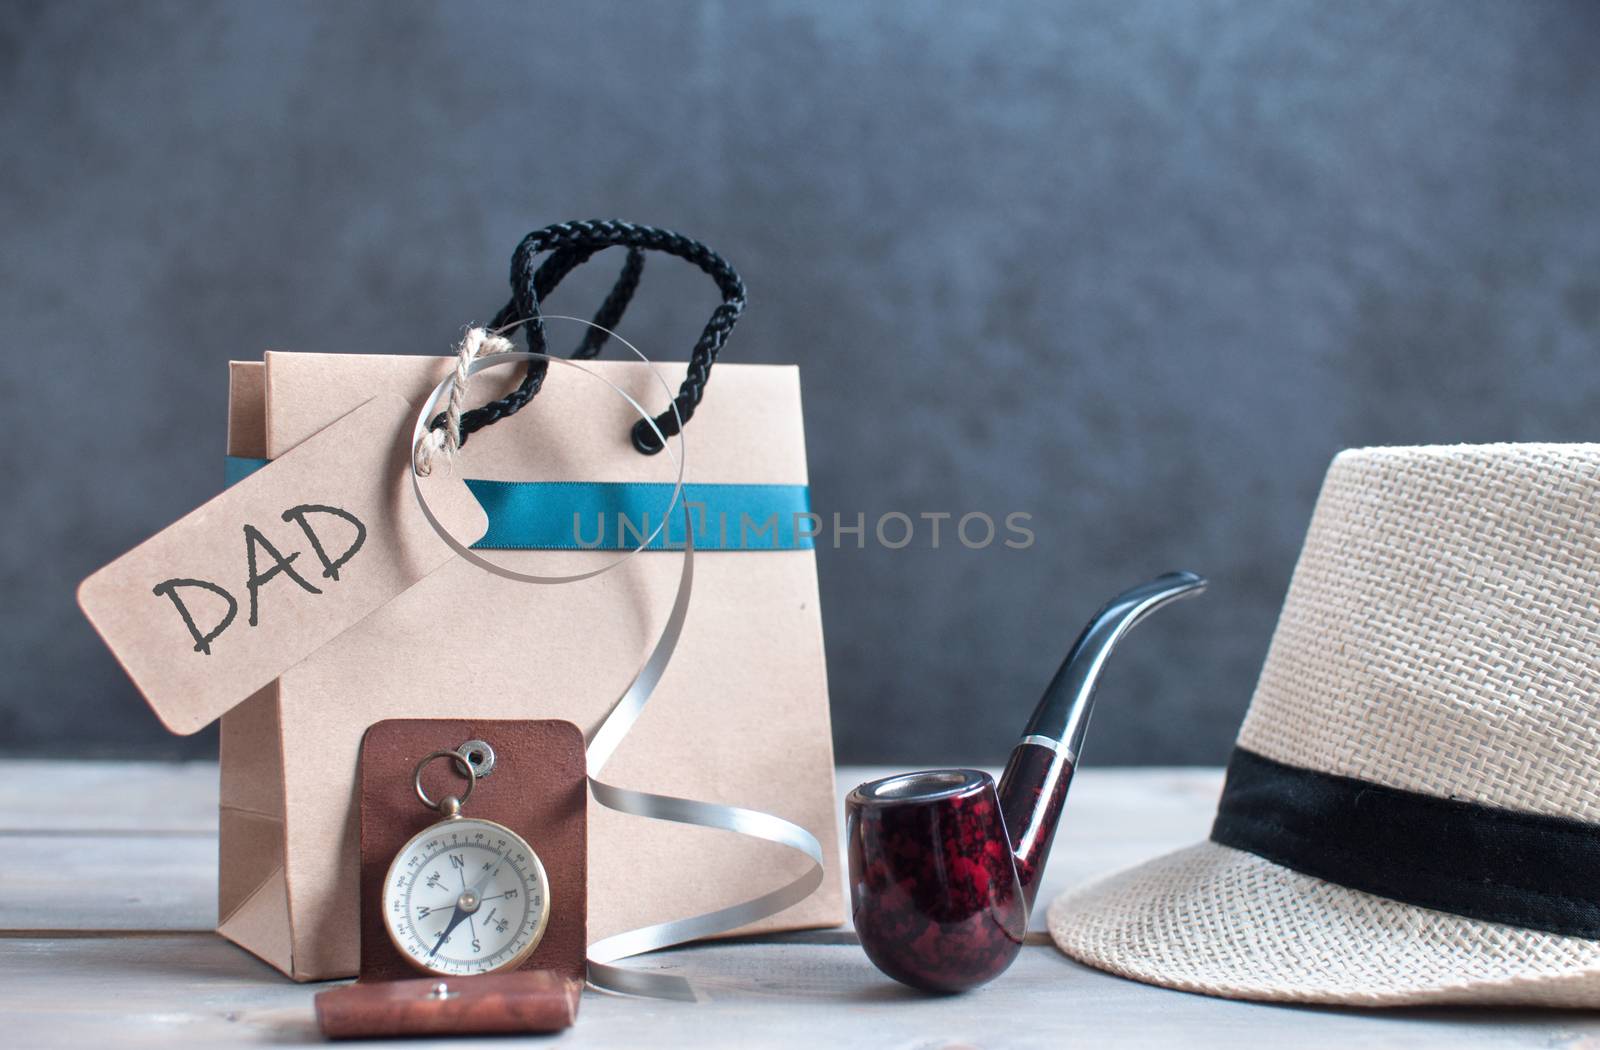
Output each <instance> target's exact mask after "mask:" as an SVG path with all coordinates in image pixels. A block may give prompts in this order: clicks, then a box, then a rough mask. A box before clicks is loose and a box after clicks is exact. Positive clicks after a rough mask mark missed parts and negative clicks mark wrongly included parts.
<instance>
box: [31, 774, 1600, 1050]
mask: <svg viewBox="0 0 1600 1050" xmlns="http://www.w3.org/2000/svg"><path fill="white" fill-rule="evenodd" d="M0 767H3V768H0V836H3V837H4V840H5V841H4V843H3V845H0V1047H6V1048H18V1050H27V1048H33V1047H49V1046H91V1047H92V1046H100V1047H117V1046H152V1047H175V1046H228V1045H235V1044H237V1045H273V1046H297V1045H301V1044H316V1043H319V1042H320V1038H319V1036H318V1033H317V1030H316V1026H315V1024H314V1022H313V1019H312V1012H311V997H312V996H313V995H314V994H315V993H316V992H317V990H318V989H319V988H320V987H324V986H318V985H297V984H294V983H293V982H291V981H289V980H287V979H285V978H283V977H282V976H280V975H279V974H278V973H277V972H276V971H274V970H272V969H270V968H269V967H267V966H265V965H264V964H262V963H260V962H257V961H256V960H255V959H254V958H252V957H251V956H249V955H247V954H246V953H245V952H243V951H241V950H239V949H238V948H235V947H234V946H232V945H231V944H228V943H227V942H225V941H223V940H222V939H221V938H219V937H217V936H216V935H215V934H213V933H212V932H211V927H212V925H213V921H214V919H215V907H216V889H215V880H216V852H217V837H216V808H217V807H216V801H217V775H216V767H215V766H212V765H209V764H194V765H158V764H139V763H76V764H65V765H64V764H59V763H43V762H23V761H10V762H0ZM881 772H883V771H879V770H869V769H860V768H856V769H841V770H840V771H839V784H840V795H841V798H842V796H843V793H844V791H846V790H848V789H849V788H850V787H852V786H853V785H854V784H856V783H857V782H859V781H861V780H864V779H867V778H868V777H870V776H873V775H877V774H879V773H881ZM1220 784H1221V774H1220V773H1219V772H1218V771H1215V770H1108V771H1098V770H1089V771H1087V772H1085V773H1083V774H1082V775H1081V776H1080V777H1079V779H1078V781H1077V782H1076V783H1075V784H1074V786H1073V789H1072V798H1071V800H1070V801H1069V803H1068V807H1067V822H1066V824H1065V825H1064V827H1063V830H1062V832H1061V835H1060V837H1059V839H1058V840H1057V843H1056V848H1055V855H1054V857H1053V859H1052V863H1051V867H1050V870H1049V873H1048V877H1047V879H1046V882H1047V885H1046V886H1045V887H1044V889H1043V890H1042V891H1041V894H1040V901H1041V907H1040V909H1039V911H1040V914H1039V915H1037V916H1036V917H1035V920H1034V925H1035V929H1036V930H1039V929H1041V926H1040V923H1041V922H1042V918H1043V915H1042V913H1043V910H1044V908H1043V905H1044V904H1045V903H1047V902H1048V901H1049V900H1050V898H1051V896H1052V894H1053V893H1054V891H1055V890H1057V889H1059V888H1061V887H1062V886H1065V885H1067V884H1070V883H1073V882H1076V881H1079V880H1082V879H1084V878H1087V877H1090V876H1093V875H1096V874H1099V873H1102V872H1108V871H1111V870H1113V869H1115V868H1118V867H1121V866H1123V865H1126V864H1131V863H1134V862H1136V861H1139V860H1143V859H1145V858H1147V857H1151V856H1155V855H1156V854H1158V853H1161V852H1164V851H1166V850H1169V849H1172V848H1175V847H1177V846H1181V845H1184V844H1186V843H1189V842H1192V841H1194V840H1196V839H1199V838H1203V837H1204V836H1205V834H1206V831H1207V829H1208V827H1209V824H1210V820H1211V810H1212V806H1213V804H1214V802H1215V800H1216V794H1217V791H1218V788H1219V787H1220ZM650 961H651V963H652V965H659V966H663V967H666V968H668V969H670V970H672V971H673V972H677V973H682V974H684V975H686V976H688V977H689V978H691V979H692V980H693V981H694V982H695V983H696V985H697V986H698V987H699V988H700V989H701V990H702V992H704V993H706V994H707V995H708V998H709V1001H707V1002H702V1003H698V1004H689V1003H675V1002H654V1001H647V1000H635V999H626V998H621V997H614V996H607V995H600V994H596V993H593V992H591V993H588V994H586V995H585V998H584V1002H583V1007H582V1010H581V1012H580V1015H579V1018H578V1025H577V1027H576V1028H574V1029H572V1030H571V1031H569V1032H567V1033H564V1034H562V1035H560V1036H556V1037H539V1038H541V1041H543V1042H546V1043H556V1042H559V1043H560V1044H561V1045H563V1046H572V1047H589V1046H604V1047H633V1046H650V1047H705V1046H709V1045H719V1044H726V1045H729V1046H738V1047H751V1046H776V1047H789V1046H794V1047H816V1046H827V1047H853V1046H864V1047H868V1046H870V1047H903V1048H934V1047H952V1048H953V1047H980V1046H981V1047H1012V1046H1014V1047H1049V1048H1052V1050H1061V1048H1064V1047H1068V1046H1092V1047H1122V1046H1163V1047H1164V1046H1183V1047H1212V1046H1216V1047H1227V1048H1229V1050H1238V1048H1239V1047H1240V1046H1241V1045H1254V1046H1260V1047H1264V1048H1265V1047H1277V1046H1287V1045H1292V1046H1329V1047H1338V1048H1340V1050H1351V1048H1356V1047H1366V1046H1400V1047H1424V1046H1439V1047H1452V1048H1460V1047H1473V1046H1494V1047H1505V1046H1539V1047H1572V1048H1578V1047H1588V1048H1600V1015H1597V1014H1590V1013H1577V1012H1553V1011H1524V1012H1507V1011H1486V1010H1393V1011H1359V1010H1334V1009H1320V1008H1303V1007H1287V1006H1268V1005H1258V1004H1251V1003H1238V1002H1229V1001H1226V1000H1220V999H1209V998H1206V997H1203V996H1197V995H1188V994H1184V993H1179V992H1170V991H1165V990H1162V989H1157V988H1149V987H1146V986H1144V985H1140V984H1136V983H1133V982H1130V981H1125V980H1121V979H1119V978H1115V977H1111V976H1108V975H1106V974H1102V973H1098V972H1096V971H1094V970H1090V969H1087V968H1085V967H1083V966H1079V965H1078V964H1076V963H1074V962H1072V961H1070V960H1068V959H1067V958H1066V957H1065V956H1063V955H1061V954H1060V953H1059V952H1058V951H1056V949H1055V948H1054V947H1053V946H1052V945H1051V943H1050V941H1049V938H1048V937H1047V936H1045V935H1044V934H1043V933H1042V932H1036V933H1034V934H1032V935H1031V936H1030V939H1029V944H1028V946H1027V947H1025V948H1024V949H1023V952H1022V956H1021V958H1020V959H1019V960H1018V962H1017V963H1016V965H1015V966H1013V967H1012V968H1011V970H1009V971H1008V972H1007V973H1006V974H1005V975H1004V976H1002V977H1001V978H1000V979H999V980H997V981H996V982H994V983H993V984H991V985H989V986H987V987H985V988H982V989H980V990H978V991H976V992H972V993H969V994H967V995H963V996H955V997H949V998H930V997H926V996H922V995H919V994H917V993H915V992H912V991H911V990H909V989H906V988H902V987H900V986H899V985H897V984H895V983H893V982H892V981H890V980H888V979H887V978H885V977H883V976H881V975H880V974H879V973H878V972H877V971H876V970H875V969H873V968H872V965H871V964H870V963H869V962H867V959H866V957H865V956H864V955H863V954H862V953H861V950H860V948H859V947H857V946H856V943H855V938H854V934H853V933H851V932H850V931H849V930H848V929H841V930H831V931H814V932H809V933H801V934H793V935H787V936H775V937H767V938H761V939H759V940H754V941H741V942H736V943H719V944H710V945H703V946H697V947H692V948H686V949H681V950H677V951H672V952H665V953H661V954H658V955H655V956H651V957H650ZM393 1045H396V1046H406V1047H417V1046H419V1045H422V1044H419V1043H417V1042H414V1041H413V1042H406V1043H398V1044H393ZM427 1045H436V1044H427ZM458 1045H461V1046H469V1045H470V1046H484V1045H493V1044H485V1043H483V1042H481V1041H467V1040H461V1041H460V1042H459V1044H458Z"/></svg>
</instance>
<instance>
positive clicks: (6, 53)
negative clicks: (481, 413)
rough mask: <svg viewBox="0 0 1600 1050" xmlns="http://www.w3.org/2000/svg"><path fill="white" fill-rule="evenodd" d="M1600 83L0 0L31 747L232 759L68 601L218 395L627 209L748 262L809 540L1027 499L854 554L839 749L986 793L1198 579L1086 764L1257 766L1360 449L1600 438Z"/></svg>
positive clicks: (164, 483)
mask: <svg viewBox="0 0 1600 1050" xmlns="http://www.w3.org/2000/svg"><path fill="white" fill-rule="evenodd" d="M1597 54H1600V5H1596V4H1592V3H1583V2H1572V3H1560V2H1536V0H1530V2H1518V3H1513V2H1504V3H1486V2H1466V0H1438V2H1418V3H1408V4H1398V3H1349V4H1326V3H1316V2H1309V0H1295V2H1277V3H1265V2H1262V3H1243V2H1222V0H1194V2H1180V0H1137V2H1133V0H1114V2H1105V3H1078V4H1056V3H1046V2H1042V0H1035V2H1021V0H1017V2H1004V3H995V2H986V3H960V4H957V3H950V4H931V3H930V4H896V5H888V4H847V3H832V4H802V3H779V2H733V0H727V2H715V0H702V2H696V3H656V4H559V5H547V4H539V5H527V4H486V3H461V4H417V3H354V2H345V3H339V4H287V3H280V4H270V5H269V4H248V5H247V4H196V3H190V4H149V3H145V4H138V5H127V4H84V3H31V4H19V3H15V2H13V3H8V4H6V5H5V7H4V9H3V11H0V130H3V138H4V143H5V160H4V164H3V165H0V187H3V197H0V325H3V329H0V330H3V331H4V333H5V337H6V347H5V353H4V355H3V357H0V378H3V382H4V393H5V401H6V404H7V405H8V407H9V417H8V420H7V425H6V428H5V431H6V436H5V439H4V440H3V441H0V462H3V463H4V469H5V479H6V486H7V492H8V500H7V508H6V510H7V512H6V514H5V515H4V519H3V520H4V525H3V528H4V586H5V595H6V600H5V603H4V612H3V613H0V617H3V619H0V628H3V630H0V638H3V643H0V644H3V645H4V656H5V665H6V673H5V685H4V687H3V688H4V693H3V697H0V749H3V750H6V751H11V752H30V751H36V750H43V751H46V752H51V753H54V752H62V753H68V754H81V753H91V754H112V753H115V754H123V755H178V754H199V753H204V752H205V751H206V749H208V748H209V747H212V746H214V745H213V743H212V741H211V739H210V738H209V737H207V736H202V737H200V738H198V739H194V740H177V739H174V738H170V737H168V736H167V735H165V733H164V732H163V731H162V730H161V729H160V727H159V726H158V725H157V723H156V722H155V720H154V718H153V717H152V716H151V715H150V714H149V713H148V712H147V711H146V709H145V708H144V706H143V705H142V703H141V702H140V701H139V700H138V699H137V697H136V696H135V694H134V692H133V690H132V689H131V687H130V686H129V685H128V684H127V683H126V681H125V680H124V679H123V677H122V675H121V673H120V672H119V671H118V669H117V668H116V666H115V665H114V664H113V662H112V660H111V659H110V657H109V656H108V655H107V654H106V653H105V652H104V650H103V649H102V648H101V647H100V645H99V643H98V642H97V640H96V639H95V638H94V636H93V634H92V632H91V631H90V629H89V628H88V626H87V625H86V623H84V621H83V620H82V619H81V618H80V617H79V615H78V614H77V612H76V609H75V607H74V604H73V589H74V587H75V586H76V584H77V582H78V581H79V580H80V579H81V578H82V577H83V576H84V575H86V574H87V573H88V572H89V571H91V570H93V569H94V568H96V567H98V566H99V565H101V564H103V563H104V562H106V561H108V560H109V559H111V558H112V557H114V556H115V555H117V554H119V553H121V552H122V551H123V550H125V549H126V548H128V547H130V546H131V545H133V544H134V543H135V542H137V541H138V540H140V539H142V538H143V537H145V536H146V535H148V534H150V533H151V532H153V531H155V530H157V529H159V528H160V527H161V526H163V525H165V524H166V523H168V522H169V521H171V520H172V519H174V518H176V517H177V516H179V515H180V514H182V513H183V512H185V511H187V510H189V509H190V508H191V507H193V506H195V505H196V504H198V503H199V502H201V501H202V500H203V499H205V498H206V497H208V496H209V495H211V494H212V493H213V492H214V491H215V490H216V488H217V486H218V478H219V470H220V464H219V457H220V453H221V443H222V432H223V422H224V410H225V404H224V366H223V362H224V361H226V360H227V359H228V358H229V357H230V356H253V355H256V354H257V353H258V352H259V351H260V350H262V349H263V348H267V347H280V348H295V349H306V350H338V349H344V348H351V347H361V348H366V349H376V350H382V351H396V352H439V351H440V350H441V348H443V347H445V346H446V345H447V344H448V343H449V341H450V340H451V338H452V337H453V336H454V334H455V333H456V332H457V329H458V326H459V325H460V324H461V323H462V322H463V321H464V320H467V319H470V318H483V317H486V316H487V315H488V314H489V313H490V312H491V311H492V310H493V309H494V308H495V307H496V306H498V305H499V304H500V302H501V301H502V300H503V299H504V295H505V293H504V271H505V263H506V259H507V257H508V255H509V252H510V249H511V247H512V245H513V244H514V243H515V242H516V240H517V238H518V237H519V236H520V235H521V234H522V233H523V232H525V231H526V230H528V229H531V228H533V227H535V226H539V225H543V224H545V223H547V222H552V221H556V220H559V219H565V218H580V217H590V216H619V217H626V218H632V219H636V220H638V221H646V222H652V223H657V224H661V225H669V226H673V227H677V228H681V229H683V230H685V231H688V232H691V233H694V234H695V235H698V236H700V237H702V238H704V239H706V240H707V241H709V242H710V243H712V244H714V245H716V246H718V247H719V248H721V249H722V250H723V251H725V252H726V253H727V254H728V255H729V256H730V257H731V258H732V259H733V260H734V261H735V263H736V264H737V265H738V266H739V268H740V269H741V270H742V272H743V273H744V275H745V277H746V279H747V280H748V282H749V284H750V286H751V288H752V291H753V300H752V307H751V310H750V312H749V313H748V315H747V319H746V321H745V322H744V323H743V325H742V326H741V327H740V329H739V331H738V332H737V334H736V335H735V337H734V340H733V342H732V343H731V344H730V346H729V348H728V350H727V359H728V360H737V361H770V362H799V363H800V364H801V365H802V366H803V372H802V379H803V382H804V386H805V397H806V410H807V418H806V423H807V427H808V430H809V449H810V457H811V468H812V480H813V486H814V488H813V496H814V501H815V503H816V505H817V506H818V507H819V508H822V509H824V510H834V509H840V510H846V511H854V510H863V511H866V512H867V513H868V514H869V515H875V514H877V513H879V512H882V511H885V510H896V509H902V510H909V511H912V512H917V511H923V510H927V511H941V510H946V511H952V512H955V513H958V514H959V513H961V512H965V511H969V510H982V511H986V512H989V513H993V514H1001V513H1004V512H1006V511H1009V510H1026V511H1029V512H1031V513H1032V514H1033V516H1034V521H1033V525H1034V528H1035V531H1036V533H1037V536H1038V541H1037V544H1036V546H1035V547H1034V548H1033V549H1031V550H1029V551H1027V552H1022V553H1018V552H1011V551H1005V550H1003V549H1001V550H988V551H964V550H961V549H960V548H959V547H956V548H953V549H951V548H948V547H947V548H946V549H944V550H941V551H939V552H928V551H923V552H914V551H902V552H891V551H880V550H868V551H864V552H858V551H855V550H843V551H838V552H834V551H826V552H824V553H823V555H822V557H821V559H820V563H821V570H820V571H821V578H822V596H823V608H824V618H825V624H826V628H827V634H828V657H829V670H830V675H831V680H832V688H833V705H834V708H833V710H834V724H835V732H836V737H837V742H838V753H839V756H840V758H841V759H842V760H858V761H859V760H881V761H886V762H887V761H893V762H904V761H945V760H963V761H969V762H970V761H979V760H987V761H996V760H998V759H999V758H1000V757H1001V756H1002V754H1003V752H1004V749H1005V748H1006V747H1007V746H1008V744H1009V742H1010V739H1011V736H1012V734H1013V733H1014V731H1015V730H1016V729H1017V728H1018V726H1019V725H1020V722H1021V721H1022V719H1023V717H1024V716H1025V711H1026V709H1027V708H1028V707H1029V706H1030V705H1031V703H1032V701H1033V699H1034V696H1035V694H1036V692H1037V691H1038V689H1039V688H1040V686H1041V685H1042V684H1043V683H1044V682H1045V680H1046V679H1047V678H1048V677H1049V675H1050V673H1051V671H1052V670H1053V667H1054V665H1055V663H1056V661H1057V660H1058V659H1059V658H1060V656H1061V654H1062V651H1063V649H1064V648H1065V646H1066V645H1067V644H1068V642H1070V640H1071V636H1072V635H1073V634H1074V633H1075V632H1076V630H1077V628H1078V626H1079V624H1080V621H1081V620H1082V619H1083V618H1084V617H1086V616H1087V615H1088V614H1089V613H1090V612H1091V611H1092V610H1093V609H1094V607H1095V606H1096V605H1098V604H1099V603H1100V601H1101V600H1103V599H1104V598H1106V597H1107V596H1109V595H1110V594H1111V593H1112V592H1113V591H1115V590H1117V589H1119V588H1120V587H1121V586H1122V585H1124V584H1126V583H1129V582H1132V581H1135V580H1137V579H1139V578H1141V577H1143V576H1145V575H1146V574H1149V573H1152V572H1155V571H1160V570H1164V569H1166V568H1168V567H1172V566H1187V567H1193V568H1195V569H1198V570H1201V571H1204V572H1206V573H1207V574H1209V575H1211V576H1212V577H1213V578H1214V582H1215V586H1214V588H1213V591H1212V593H1211V594H1210V595H1209V596H1208V597H1207V598H1206V599H1204V601H1205V603H1206V604H1205V605H1204V606H1203V607H1202V606H1201V605H1199V604H1193V605H1185V606H1180V607H1178V608H1176V609H1174V610H1172V611H1171V612H1169V613H1166V614H1164V615H1163V616H1161V617H1159V618H1157V619H1156V620H1153V621H1152V622H1151V623H1150V624H1149V625H1148V626H1146V627H1144V628H1142V629H1141V632H1140V634H1139V635H1138V636H1136V638H1135V639H1134V641H1133V643H1132V644H1130V646H1129V647H1128V648H1127V650H1126V651H1125V652H1124V653H1123V654H1122V655H1121V656H1120V658H1119V660H1118V662H1117V663H1116V664H1115V665H1114V667H1113V670H1112V672H1111V674H1110V676H1109V681H1108V683H1107V692H1106V693H1105V695H1104V697H1103V699H1104V700H1105V703H1104V705H1103V706H1102V708H1101V710H1100V712H1099V713H1098V715H1097V717H1096V732H1095V735H1094V739H1092V740H1091V744H1090V758H1091V760H1093V761H1098V762H1107V761H1116V762H1126V763H1159V762H1215V761H1219V760H1221V759H1222V758H1223V756H1224V755H1225V754H1226V749H1227V746H1228V744H1229V742H1230V741H1231V738H1232V734H1233V732H1234V730H1235V728H1236V725H1237V722H1238V719H1239V717H1240V715H1241V713H1242V712H1243V710H1244V707H1245V705H1246V703H1247V701H1248V698H1249V694H1250V690H1251V687H1252V684H1253V682H1254V677H1255V674H1256V672H1257V671H1258V669H1259V667H1260V662H1261V659H1262V657H1263V655H1264V653H1265V649H1266V645H1267V641H1268V638H1269V635H1270V632H1271V629H1272V624H1273V620H1274V617H1275V614H1276V609H1277V605H1278V603H1279V601H1280V600H1281V597H1282V593H1283V590H1284V587H1285V585H1286V583H1287V581H1288V577H1289V572H1290V569H1291V568H1292V565H1293V561H1294V557H1295V553H1296V551H1297V547H1298V543H1299V538H1300V535H1301V533H1302V530H1303V528H1304V525H1305V522H1306V519H1307V517H1308V515H1309V513H1310V510H1311V506H1312V502H1313V499H1314V497H1315V493H1316V490H1317V486H1318V483H1319V481H1320V477H1321V473H1322V471H1323V469H1324V468H1325V466H1326V464H1327V461H1328V460H1329V458H1330V457H1331V456H1332V455H1333V454H1334V453H1335V452H1336V451H1337V450H1338V449H1340V448H1341V447H1344V446H1349V445H1360V444H1379V443H1413V442H1451V441H1487V440H1500V439H1517V440H1532V439H1537V440H1560V441H1569V440H1594V439H1596V438H1600V421H1597V417H1596V411H1595V410H1596V408H1597V407H1600V366H1597V350H1600V346H1597V341H1600V210H1597V209H1600V63H1597V62H1596V57H1595V56H1596V55H1597ZM614 266H615V262H614V261H605V262H604V264H603V266H601V267H599V268H598V269H600V270H604V271H605V272H604V273H603V274H602V273H600V272H596V273H593V274H589V275H584V276H583V277H582V279H575V280H574V281H573V282H572V283H571V287H568V288H563V289H562V290H561V292H560V293H558V295H559V298H558V301H557V302H555V303H553V304H552V306H553V307H554V308H566V309H568V310H570V311H572V312H584V313H587V312H588V311H589V309H590V308H591V307H592V304H593V303H594V302H595V301H596V300H597V297H598V295H600V294H601V292H602V290H603V286H604V282H605V281H606V280H608V279H609V276H610V273H611V272H613V270H614ZM712 304H713V298H712V294H711V289H710V286H709V284H708V283H706V282H704V280H703V278H701V277H700V276H699V275H698V274H695V273H693V272H692V271H690V270H689V269H688V268H687V267H676V266H673V265H670V264H661V263H654V264H652V266H651V267H650V272H648V273H647V276H646V285H645V288H644V291H643V293H642V294H641V296H640V298H639V301H638V303H637V305H636V308H635V311H634V313H633V314H632V315H631V317H630V320H629V322H628V324H627V326H626V327H625V331H626V332H629V333H631V334H633V335H635V336H637V337H638V338H639V340H640V341H641V342H642V344H643V345H644V346H646V347H648V348H650V349H651V350H652V351H653V352H654V353H655V354H656V355H657V356H660V357H674V358H681V357H682V356H683V355H684V354H685V353H686V352H687V349H688V346H689V345H690V343H691V342H692V340H693V338H694V335H695V333H696V332H697V331H698V328H699V325H700V324H701V323H702V321H703V319H704V317H705V315H706V313H707V312H708V311H709V309H710V307H711V306H712ZM709 396H711V397H715V396H716V387H715V383H713V385H712V387H711V390H710V394H709Z"/></svg>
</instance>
